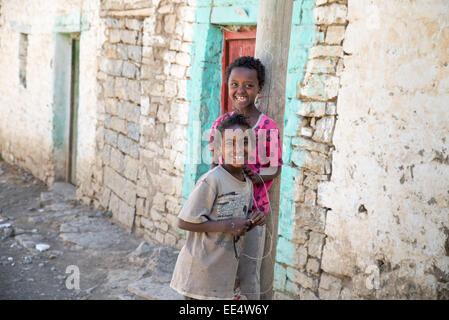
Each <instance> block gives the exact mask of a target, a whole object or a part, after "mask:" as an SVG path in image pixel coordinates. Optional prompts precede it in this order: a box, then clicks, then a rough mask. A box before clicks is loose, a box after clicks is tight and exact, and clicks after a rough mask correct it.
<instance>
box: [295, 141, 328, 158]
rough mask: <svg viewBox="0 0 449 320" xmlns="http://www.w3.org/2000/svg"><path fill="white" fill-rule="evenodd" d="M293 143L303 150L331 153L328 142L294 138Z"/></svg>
mask: <svg viewBox="0 0 449 320" xmlns="http://www.w3.org/2000/svg"><path fill="white" fill-rule="evenodd" d="M292 145H293V146H295V147H299V148H301V149H303V150H307V151H315V152H320V153H323V154H325V155H327V154H328V153H329V146H328V145H327V144H324V143H319V142H315V141H313V140H311V139H305V138H293V139H292Z"/></svg>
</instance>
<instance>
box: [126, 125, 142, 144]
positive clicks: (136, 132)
mask: <svg viewBox="0 0 449 320" xmlns="http://www.w3.org/2000/svg"><path fill="white" fill-rule="evenodd" d="M127 135H128V137H130V138H131V139H133V140H135V141H139V139H140V128H139V125H138V124H136V123H134V122H128V123H127Z"/></svg>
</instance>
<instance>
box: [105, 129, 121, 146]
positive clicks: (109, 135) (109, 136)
mask: <svg viewBox="0 0 449 320" xmlns="http://www.w3.org/2000/svg"><path fill="white" fill-rule="evenodd" d="M117 139H118V133H117V132H114V131H112V130H108V129H105V130H104V140H105V142H106V143H108V144H110V145H111V146H116V145H117Z"/></svg>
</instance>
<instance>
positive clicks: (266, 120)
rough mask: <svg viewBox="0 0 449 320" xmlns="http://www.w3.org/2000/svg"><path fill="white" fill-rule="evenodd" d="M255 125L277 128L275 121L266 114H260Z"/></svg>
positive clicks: (260, 127) (264, 127)
mask: <svg viewBox="0 0 449 320" xmlns="http://www.w3.org/2000/svg"><path fill="white" fill-rule="evenodd" d="M257 126H258V127H259V129H262V128H263V129H278V126H277V124H276V122H275V121H274V120H273V119H271V118H270V117H269V116H267V115H266V114H262V117H261V118H260V121H259V124H258V125H257Z"/></svg>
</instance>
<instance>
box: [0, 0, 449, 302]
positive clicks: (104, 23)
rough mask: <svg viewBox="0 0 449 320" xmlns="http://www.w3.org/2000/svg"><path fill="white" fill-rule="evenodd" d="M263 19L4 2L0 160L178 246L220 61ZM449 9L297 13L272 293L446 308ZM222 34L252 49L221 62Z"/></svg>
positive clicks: (151, 5) (185, 2)
mask: <svg viewBox="0 0 449 320" xmlns="http://www.w3.org/2000/svg"><path fill="white" fill-rule="evenodd" d="M259 6H260V3H259V0H250V1H242V0H213V1H212V0H140V1H130V0H103V1H99V0H95V1H83V0H77V1H76V0H72V1H70V0H58V1H45V0H39V1H34V0H33V1H30V0H20V1H17V0H15V1H12V0H2V1H1V9H0V10H1V12H0V53H1V56H2V59H1V60H0V70H1V71H2V72H1V76H0V92H1V94H0V108H1V110H0V111H1V116H0V152H1V156H2V158H3V159H5V160H6V161H8V162H11V163H15V164H18V165H20V166H22V167H24V168H26V169H28V170H30V171H31V172H32V173H33V174H34V175H35V176H37V177H39V178H40V179H42V180H44V181H45V182H46V183H47V184H49V185H51V184H52V183H53V182H55V181H61V180H63V181H69V182H71V183H73V184H75V185H76V186H77V195H78V197H79V198H80V199H81V200H82V201H83V202H84V203H86V204H90V205H93V206H95V207H96V208H102V209H104V210H108V211H111V212H112V214H113V218H114V219H115V220H116V221H118V222H119V223H121V224H122V225H123V226H124V227H126V228H128V229H132V230H134V232H136V233H137V234H139V235H140V236H142V237H143V238H145V239H147V240H151V241H158V242H160V243H165V244H168V245H171V246H174V247H178V248H179V247H181V246H182V244H183V241H184V236H185V235H184V233H183V232H181V231H180V230H179V229H177V228H176V216H177V213H178V211H179V210H180V208H181V206H182V204H183V201H184V200H185V199H186V198H187V197H188V195H189V193H190V191H191V190H192V188H193V186H194V184H195V181H196V180H197V179H198V178H199V176H201V174H203V173H204V172H206V171H207V169H208V167H209V165H208V161H209V160H210V158H209V154H208V150H207V142H208V133H209V129H210V127H211V125H212V122H213V121H214V120H215V119H216V118H217V117H218V116H219V115H220V113H221V112H222V108H221V105H222V85H223V79H222V72H223V67H224V63H225V61H226V57H228V55H229V56H232V55H235V54H237V55H239V53H238V52H237V51H238V48H240V47H244V48H246V47H251V46H252V44H250V42H251V41H254V39H253V38H251V36H247V37H246V36H245V35H247V34H255V30H256V29H257V22H258V19H257V18H258V10H259ZM448 9H449V2H447V1H440V0H431V1H414V2H408V1H402V0H394V1H391V0H381V1H376V2H372V1H367V0H358V1H356V0H294V1H293V11H292V24H291V30H290V46H289V47H288V48H285V50H288V57H289V58H288V65H287V70H286V71H285V76H286V79H287V81H286V87H285V96H286V97H285V101H281V102H280V103H285V115H284V124H283V125H284V133H283V136H282V141H283V160H284V163H285V164H284V166H283V169H282V174H281V176H280V178H279V179H280V183H281V191H280V206H279V213H278V214H275V215H274V217H273V218H275V219H278V224H279V227H278V230H277V231H278V238H277V245H276V247H275V248H273V250H276V263H275V267H274V283H273V286H274V291H275V294H274V298H276V299H375V298H377V299H391V298H402V299H411V298H430V299H447V298H448V297H449V293H448V292H449V291H448V284H447V283H448V281H449V219H448V214H449V209H448V208H449V200H448V199H449V182H448V181H449V179H448V177H449V160H448V159H449V155H448V148H447V145H448V141H447V137H448V136H449V134H448V133H449V132H448V131H449V129H448V128H449V117H448V106H447V101H449V60H448V57H449V27H448V26H449V10H448ZM227 32H228V33H230V34H236V35H238V36H236V37H238V39H239V40H238V41H241V42H244V43H245V45H241V46H240V47H239V46H238V45H237V46H235V47H233V45H231V44H229V48H231V49H229V50H230V51H229V52H228V51H226V48H227V47H226V46H227V42H226V41H228V40H227V39H230V38H226V36H225V35H226V34H227ZM231 40H232V39H231ZM231 40H229V41H231ZM232 48H234V49H232ZM235 48H237V49H235ZM233 50H234V51H233ZM235 50H237V51H235ZM266 50H268V51H269V50H270V44H269V43H268V44H267V46H266ZM241 53H242V54H243V51H242V52H241ZM273 59H276V57H273ZM270 107H271V106H270ZM275 107H276V106H273V108H275Z"/></svg>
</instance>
